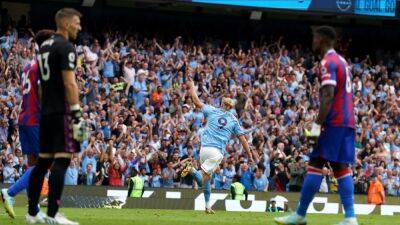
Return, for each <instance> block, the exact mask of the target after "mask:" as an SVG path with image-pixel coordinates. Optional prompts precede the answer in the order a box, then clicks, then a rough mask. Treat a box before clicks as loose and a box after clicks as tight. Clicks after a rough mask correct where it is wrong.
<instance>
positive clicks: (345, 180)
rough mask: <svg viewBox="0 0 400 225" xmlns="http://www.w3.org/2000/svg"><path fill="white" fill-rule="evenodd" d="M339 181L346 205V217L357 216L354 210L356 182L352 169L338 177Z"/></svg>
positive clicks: (340, 191) (342, 198)
mask: <svg viewBox="0 0 400 225" xmlns="http://www.w3.org/2000/svg"><path fill="white" fill-rule="evenodd" d="M337 180H338V183H339V195H340V199H341V200H342V204H343V207H344V212H345V217H346V218H351V217H355V212H354V184H353V178H352V176H351V171H348V173H347V174H345V175H344V176H342V177H340V178H338V179H337Z"/></svg>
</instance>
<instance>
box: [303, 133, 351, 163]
mask: <svg viewBox="0 0 400 225" xmlns="http://www.w3.org/2000/svg"><path fill="white" fill-rule="evenodd" d="M355 135H356V134H355V130H354V129H353V128H350V127H325V128H323V130H322V132H321V136H319V138H318V142H317V145H316V147H315V148H314V150H313V151H312V152H311V154H310V156H311V157H314V158H318V157H321V158H323V159H325V160H327V161H330V162H338V163H351V164H352V163H354V162H355V146H354V142H355Z"/></svg>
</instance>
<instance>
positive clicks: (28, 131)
mask: <svg viewBox="0 0 400 225" xmlns="http://www.w3.org/2000/svg"><path fill="white" fill-rule="evenodd" d="M18 129H19V141H20V142H21V148H22V153H23V154H25V155H30V154H32V155H36V156H37V155H39V146H40V145H39V126H24V125H20V126H19V127H18Z"/></svg>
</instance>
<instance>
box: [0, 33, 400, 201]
mask: <svg viewBox="0 0 400 225" xmlns="http://www.w3.org/2000/svg"><path fill="white" fill-rule="evenodd" d="M33 35H34V32H33V31H32V30H31V29H20V30H17V29H15V28H13V27H9V29H7V30H4V31H3V32H2V34H1V37H0V46H1V53H0V54H1V55H0V110H1V114H0V147H1V149H0V150H1V152H0V158H1V160H0V182H2V183H14V182H15V181H16V180H17V179H18V178H19V177H20V176H21V174H23V173H24V171H25V170H26V159H25V158H24V157H23V156H22V153H21V146H20V143H19V138H18V129H17V118H18V113H19V105H20V102H21V99H22V97H21V95H22V92H23V88H24V87H22V85H21V82H22V79H21V77H22V76H21V75H22V73H23V68H24V66H25V65H26V64H27V63H30V61H31V59H32V58H34V56H35V43H34V42H33V39H32V37H33ZM339 43H340V44H339V46H338V49H337V50H338V51H340V52H341V53H345V55H346V52H347V48H348V45H347V44H344V43H346V42H345V41H343V42H339ZM76 52H77V56H78V58H77V69H76V74H77V79H78V82H79V88H80V97H81V101H82V106H83V111H84V118H85V120H87V122H88V123H89V124H90V130H91V135H90V138H89V140H88V141H86V142H84V143H83V144H82V145H81V149H82V152H81V153H80V154H76V155H74V157H73V160H72V162H71V165H70V167H69V168H68V170H67V174H66V177H65V182H66V184H67V185H78V184H83V185H111V186H122V185H126V184H127V180H128V178H129V177H130V174H131V172H132V170H133V169H136V170H138V171H139V172H140V174H141V177H142V179H144V181H145V186H146V187H168V188H171V187H181V188H196V184H195V182H194V181H193V180H192V178H190V176H188V177H185V178H181V177H180V172H181V171H182V169H183V166H184V163H185V161H187V160H190V159H192V160H194V162H195V164H196V162H198V160H199V135H200V134H201V132H202V128H203V127H202V125H203V124H204V120H205V118H204V116H203V114H202V112H201V110H199V109H196V108H194V105H193V103H192V100H191V98H190V97H188V95H187V87H186V84H185V82H186V80H187V77H188V76H191V77H193V78H194V80H195V82H196V84H197V87H198V94H199V96H200V98H201V99H202V101H204V102H205V103H208V104H211V105H215V106H219V103H220V100H221V98H222V97H224V96H226V97H230V98H233V99H235V100H236V107H235V108H236V110H235V111H236V112H235V113H236V114H237V116H238V118H239V121H240V122H241V124H242V126H243V128H244V129H246V130H248V133H247V136H248V140H249V142H250V144H251V146H252V149H253V150H254V151H253V156H254V159H255V163H254V164H248V163H247V156H246V154H245V153H244V152H243V150H242V149H241V147H240V146H241V145H240V144H239V142H238V140H237V139H235V138H233V139H232V140H231V141H230V143H229V145H228V146H227V148H226V150H225V153H224V156H225V157H224V159H223V162H222V164H221V166H220V168H218V169H217V170H216V171H215V174H214V176H213V182H212V183H213V188H215V189H227V190H228V189H230V184H231V181H232V178H233V177H234V175H236V174H238V175H240V177H241V182H242V183H243V184H244V186H245V187H246V189H247V190H253V191H299V190H300V189H301V185H302V182H303V179H304V176H305V166H306V165H307V162H308V160H309V158H308V156H307V154H308V153H309V152H310V150H311V149H312V146H311V145H309V144H308V142H307V140H306V139H305V138H304V134H303V132H304V128H307V126H308V124H310V122H312V121H314V119H315V117H316V114H317V113H318V88H319V87H318V82H317V74H318V71H319V63H318V59H317V58H315V57H314V56H313V54H312V53H311V51H310V49H309V47H306V46H302V45H300V44H298V45H292V46H285V39H284V38H279V39H277V40H275V41H272V42H264V41H252V42H249V43H248V47H241V46H240V45H237V44H232V43H229V42H217V41H213V40H210V41H204V42H203V43H194V42H193V41H191V40H190V38H189V37H176V38H175V39H173V38H171V40H166V39H163V40H158V39H155V38H152V37H147V38H146V37H141V36H140V35H137V34H133V33H130V32H126V33H123V32H116V31H108V32H104V33H103V35H102V36H93V35H91V34H90V33H88V32H82V33H81V35H80V40H79V41H78V43H77V45H76ZM346 57H349V58H347V60H348V62H349V63H350V68H349V70H351V72H352V74H353V83H352V84H353V89H354V102H355V107H356V110H355V112H356V124H357V125H356V126H357V127H356V131H357V132H356V133H357V137H356V148H357V151H356V152H357V163H356V165H354V181H355V184H356V185H355V187H356V192H357V193H366V192H367V188H368V184H369V182H370V180H371V177H375V176H376V177H377V178H378V180H380V181H381V182H382V183H383V185H384V187H385V189H386V192H387V194H389V195H393V196H400V174H399V173H400V163H399V159H400V130H399V129H400V128H399V122H400V87H399V85H400V80H399V79H400V51H398V52H392V53H390V52H384V51H377V52H376V53H375V52H374V56H373V57H372V56H371V57H370V56H366V57H364V56H363V57H362V58H357V57H355V56H353V57H350V56H347V55H346ZM324 174H325V178H324V182H323V184H322V185H321V189H320V191H321V192H336V191H337V181H336V179H335V178H334V176H333V173H332V172H331V169H330V168H329V167H327V168H325V169H324Z"/></svg>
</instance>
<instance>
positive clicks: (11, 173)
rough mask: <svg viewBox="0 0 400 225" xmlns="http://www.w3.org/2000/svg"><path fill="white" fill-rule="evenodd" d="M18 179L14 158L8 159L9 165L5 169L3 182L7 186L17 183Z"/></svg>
mask: <svg viewBox="0 0 400 225" xmlns="http://www.w3.org/2000/svg"><path fill="white" fill-rule="evenodd" d="M16 177H18V172H17V170H16V169H15V168H14V162H13V160H12V158H8V159H7V163H6V165H5V166H4V168H3V180H4V183H5V184H13V183H15V178H16Z"/></svg>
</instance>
